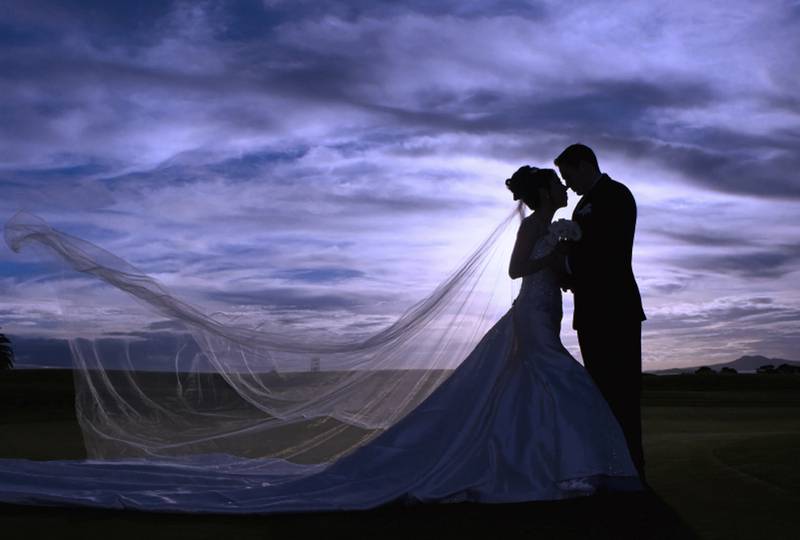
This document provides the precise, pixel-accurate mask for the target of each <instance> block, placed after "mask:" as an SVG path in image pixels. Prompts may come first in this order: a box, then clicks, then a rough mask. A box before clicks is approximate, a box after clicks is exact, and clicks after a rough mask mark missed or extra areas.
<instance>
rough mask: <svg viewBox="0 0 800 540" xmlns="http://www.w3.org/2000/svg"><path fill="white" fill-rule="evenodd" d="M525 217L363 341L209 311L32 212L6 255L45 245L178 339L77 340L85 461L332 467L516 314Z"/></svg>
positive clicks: (510, 219)
mask: <svg viewBox="0 0 800 540" xmlns="http://www.w3.org/2000/svg"><path fill="white" fill-rule="evenodd" d="M520 214H521V210H520V208H519V207H518V208H517V209H516V210H514V211H513V212H511V213H510V214H509V215H508V216H507V217H506V218H505V219H503V220H502V221H501V222H500V224H499V225H497V227H496V228H495V229H494V230H492V231H491V232H490V234H489V235H488V236H487V237H486V238H485V239H483V240H482V241H480V242H477V246H476V248H475V250H474V251H473V252H471V253H469V254H468V256H467V257H466V258H465V259H464V260H463V262H462V263H461V264H460V265H459V266H458V267H457V268H455V270H453V271H452V273H450V274H449V275H448V276H446V277H445V278H444V279H443V281H442V282H441V283H440V284H439V285H438V286H437V287H435V289H434V290H433V291H432V292H431V293H430V294H429V295H428V296H427V297H425V298H423V299H421V300H420V301H418V302H417V303H416V304H414V305H412V306H411V307H410V308H408V309H407V310H406V311H405V312H404V313H402V315H399V316H398V317H397V318H396V320H394V322H393V323H391V324H389V325H388V326H386V327H385V328H382V329H380V330H379V331H377V332H373V333H371V334H361V335H351V334H336V333H331V332H325V331H322V330H320V331H315V330H314V329H302V330H298V329H294V328H292V327H288V326H286V325H283V324H281V322H280V321H277V320H270V319H269V318H265V319H264V320H262V321H260V322H259V323H258V324H241V323H238V322H237V321H236V320H229V319H228V318H226V316H225V315H224V314H207V313H205V312H204V311H203V310H202V309H201V308H199V307H196V306H194V305H191V304H190V303H188V302H186V301H183V300H181V298H178V297H177V296H176V295H174V294H172V293H171V292H170V291H168V290H167V289H166V288H165V287H164V286H163V285H162V284H160V283H159V282H158V281H157V280H156V279H154V278H152V277H150V276H148V275H147V274H145V273H144V272H142V271H140V270H138V269H137V268H135V267H133V266H131V265H130V264H128V263H126V262H125V261H124V260H122V259H120V258H119V257H116V256H115V255H113V254H111V253H109V252H108V251H106V250H104V249H102V248H100V247H98V246H96V245H94V244H92V243H90V242H87V241H84V240H81V239H79V238H77V237H74V236H71V235H69V234H66V233H64V232H61V231H59V230H56V229H54V228H52V227H51V226H49V225H48V224H47V223H46V222H45V221H44V220H42V219H40V218H38V217H37V216H34V215H32V214H28V213H18V214H16V215H14V216H13V217H12V218H11V219H10V220H9V221H8V222H7V224H6V226H5V231H4V234H5V240H6V243H7V244H8V245H9V247H10V248H11V249H12V250H14V251H19V250H20V249H22V248H23V247H26V246H29V245H30V246H34V245H35V246H38V247H39V248H43V249H44V250H45V251H47V252H48V253H50V254H51V255H55V256H56V259H57V260H59V261H61V262H63V263H66V264H67V265H68V267H69V268H71V270H70V272H73V271H77V272H79V273H81V274H83V276H84V278H86V277H90V278H93V279H94V278H96V279H98V280H102V281H103V282H105V283H106V284H108V286H111V287H114V288H116V289H118V290H119V291H123V292H124V293H126V294H127V296H129V298H130V299H132V300H135V301H137V302H138V303H139V304H144V305H145V306H146V308H147V309H148V310H149V312H150V313H152V314H157V315H158V316H160V317H165V318H167V319H168V320H169V321H171V324H170V325H169V327H170V329H171V330H172V339H171V340H170V341H165V342H164V343H165V345H162V349H161V350H159V351H155V352H154V351H148V350H141V349H140V348H139V349H137V347H136V338H135V336H134V334H135V333H133V332H132V333H131V334H130V335H128V336H113V335H108V336H103V337H97V336H93V337H81V336H73V337H72V338H71V339H70V340H69V343H70V349H71V353H72V358H73V369H74V380H75V393H76V395H75V398H76V412H77V416H78V420H79V422H80V426H81V429H82V433H83V437H84V441H85V446H86V450H87V454H88V456H89V457H90V458H93V459H108V458H129V457H147V458H174V457H180V456H191V455H198V454H225V455H227V456H234V457H241V458H247V459H250V458H263V457H270V458H280V459H281V460H286V461H288V462H292V463H303V464H323V465H324V464H326V463H330V462H332V461H334V460H336V459H337V458H339V457H341V456H343V455H345V454H347V453H349V452H351V451H352V450H354V449H355V448H357V447H359V446H361V445H363V444H364V443H366V442H367V441H369V440H371V439H372V438H373V437H375V436H376V435H378V434H380V433H381V432H382V431H383V430H385V429H386V428H388V427H390V426H392V425H393V424H394V423H396V422H397V421H398V420H400V419H401V418H403V417H404V416H405V415H406V414H408V413H409V412H410V411H411V410H413V409H414V408H415V407H416V406H417V405H418V404H420V403H421V402H422V401H423V400H424V399H425V398H426V397H427V396H429V395H430V394H431V392H433V391H434V390H435V389H436V388H437V387H438V386H439V385H440V384H441V383H442V382H443V381H444V380H446V379H447V378H448V376H449V375H450V374H451V373H452V370H453V369H455V368H457V367H458V364H459V363H460V362H461V360H463V359H464V358H465V357H466V356H467V354H468V353H469V352H470V351H471V350H472V349H473V348H474V347H475V346H476V344H477V343H478V341H479V340H480V338H481V337H482V336H483V335H484V334H485V332H486V331H487V330H488V329H489V328H490V327H491V325H492V324H494V323H495V322H496V321H497V319H498V317H499V315H501V314H502V312H503V311H505V310H507V309H508V308H509V307H510V306H509V302H508V300H507V299H506V300H504V299H502V298H501V299H500V300H499V301H498V297H497V294H498V290H502V289H503V288H504V287H505V289H506V290H508V287H509V280H508V278H507V276H506V274H505V269H506V264H507V261H508V256H509V253H510V248H511V246H512V245H513V234H511V232H513V229H514V227H513V226H511V225H512V224H513V223H514V222H515V217H517V216H519V215H520ZM443 277H444V276H443ZM498 306H499V307H498ZM66 316H68V314H66ZM132 330H134V329H132ZM156 353H157V356H158V358H159V359H161V360H160V363H159V366H158V369H153V368H152V365H153V358H152V356H153V355H154V354H156ZM148 356H150V358H147V357H148Z"/></svg>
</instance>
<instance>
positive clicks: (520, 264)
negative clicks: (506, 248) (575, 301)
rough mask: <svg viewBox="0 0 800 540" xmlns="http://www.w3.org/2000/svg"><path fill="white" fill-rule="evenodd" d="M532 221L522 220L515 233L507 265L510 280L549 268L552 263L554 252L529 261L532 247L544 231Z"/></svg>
mask: <svg viewBox="0 0 800 540" xmlns="http://www.w3.org/2000/svg"><path fill="white" fill-rule="evenodd" d="M540 229H541V227H540V226H539V225H538V224H537V223H536V222H535V221H533V220H532V219H526V220H524V221H523V222H522V223H521V224H520V226H519V230H518V231H517V241H516V243H515V244H514V251H513V252H512V253H511V261H510V262H509V264H508V275H509V277H510V278H511V279H517V278H520V277H523V276H527V275H528V274H534V273H536V272H538V271H539V270H541V269H542V268H545V267H547V266H550V264H552V262H553V258H554V252H551V253H550V254H549V255H546V256H544V257H541V258H538V259H533V260H529V257H530V256H531V251H532V250H533V245H534V244H535V243H536V240H537V239H538V238H539V236H540V235H541V234H543V233H544V232H545V231H542V230H540Z"/></svg>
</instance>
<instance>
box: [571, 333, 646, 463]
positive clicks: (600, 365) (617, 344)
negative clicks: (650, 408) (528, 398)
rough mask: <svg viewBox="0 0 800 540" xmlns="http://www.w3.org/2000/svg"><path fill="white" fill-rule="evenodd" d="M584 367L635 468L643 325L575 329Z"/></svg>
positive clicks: (639, 458) (640, 455)
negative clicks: (613, 418) (622, 436)
mask: <svg viewBox="0 0 800 540" xmlns="http://www.w3.org/2000/svg"><path fill="white" fill-rule="evenodd" d="M578 343H579V344H580V347H581V356H582V357H583V364H584V366H585V367H586V369H587V371H588V372H589V374H590V375H591V376H592V378H593V379H594V382H595V384H596V385H597V386H598V388H599V389H600V392H601V393H602V394H603V396H604V397H605V398H606V401H608V404H609V405H610V406H611V410H612V411H613V413H614V415H615V416H616V417H617V420H618V421H619V424H620V426H621V427H622V431H623V433H624V434H625V439H626V441H627V443H628V449H629V450H630V453H631V458H632V460H633V464H634V465H635V466H636V469H637V470H638V471H639V474H640V475H641V477H642V479H644V478H645V476H644V451H643V449H642V409H641V397H642V323H641V322H639V321H630V322H619V321H616V322H613V323H610V322H609V323H597V324H595V325H593V326H591V327H589V328H585V329H579V330H578Z"/></svg>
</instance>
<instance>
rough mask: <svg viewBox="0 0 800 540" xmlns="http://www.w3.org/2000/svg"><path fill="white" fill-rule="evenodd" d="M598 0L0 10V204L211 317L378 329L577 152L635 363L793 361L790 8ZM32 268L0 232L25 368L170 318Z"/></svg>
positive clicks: (794, 92) (796, 332) (799, 100)
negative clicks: (604, 209)
mask: <svg viewBox="0 0 800 540" xmlns="http://www.w3.org/2000/svg"><path fill="white" fill-rule="evenodd" d="M613 5H614V7H613V8H611V7H609V6H610V4H609V3H608V2H592V1H586V0H582V1H579V2H569V1H563V0H559V1H556V2H547V1H543V2H523V1H498V2H488V1H482V2H470V1H463V0H459V1H449V0H442V1H437V2H423V1H407V2H402V1H398V2H395V1H391V2H390V1H387V2H381V1H377V0H363V1H361V0H358V1H356V0H353V1H330V2H316V1H304V0H287V1H280V0H263V1H256V0H253V1H245V0H241V1H236V2H202V1H192V2H172V3H170V2H166V1H154V2H106V1H99V0H98V1H89V0H82V1H77V0H75V1H61V2H39V1H33V0H24V1H23V0H20V1H18V2H8V3H4V9H3V10H2V12H0V63H2V69H0V88H1V89H2V93H1V94H0V95H2V100H1V101H0V119H1V120H2V121H0V141H1V142H2V144H0V188H1V189H2V197H0V217H2V219H3V221H5V220H7V219H8V218H10V217H11V216H12V215H14V213H15V212H17V211H19V210H25V211H28V212H31V213H34V214H36V215H39V216H41V217H42V218H44V219H46V220H47V221H48V222H50V223H51V224H52V225H53V226H55V227H57V228H59V229H61V230H64V231H66V232H68V233H70V234H73V235H75V236H79V237H81V238H85V239H87V240H89V241H91V242H94V243H96V244H98V245H100V246H102V247H103V248H105V249H107V250H109V251H111V252H113V253H115V254H117V255H119V256H120V257H122V258H124V259H126V260H128V261H130V262H131V263H132V264H134V265H135V266H137V267H138V268H141V269H142V270H144V271H146V272H147V273H149V274H151V275H153V276H154V277H156V278H157V279H159V280H160V281H161V282H162V283H164V284H165V285H166V286H167V287H169V288H170V289H171V290H173V291H175V292H176V293H178V294H180V295H181V296H182V297H184V298H187V299H188V300H190V301H192V302H194V303H196V304H197V305H199V306H201V307H202V308H203V309H205V310H207V311H216V310H218V311H222V312H225V313H228V314H231V313H234V314H239V315H240V314H247V313H256V312H257V313H260V314H266V315H267V316H270V317H274V318H276V320H279V321H280V322H282V323H284V324H287V325H297V324H300V321H308V320H317V321H321V320H325V319H326V318H327V319H329V320H334V319H335V320H338V321H346V322H347V324H348V325H356V326H359V325H360V326H361V327H365V328H380V327H382V326H385V325H386V324H388V323H389V322H391V321H392V320H393V318H395V317H397V316H398V315H399V314H400V313H401V312H402V311H403V309H405V308H407V307H408V306H409V305H411V304H413V302H414V301H416V300H418V299H419V298H421V297H423V296H424V295H425V294H427V293H428V292H430V290H431V289H432V288H433V287H434V286H435V285H436V283H438V282H439V281H441V280H442V279H444V277H445V276H446V275H447V272H448V271H450V270H452V269H453V268H454V267H455V266H457V265H458V263H460V262H461V260H462V259H463V257H464V256H465V255H466V254H467V253H468V252H469V250H470V249H472V248H473V247H474V246H475V244H476V242H478V241H479V240H480V239H482V238H484V237H485V236H487V235H488V234H489V232H490V231H491V229H492V228H493V227H494V225H496V224H497V223H499V222H500V221H501V220H502V219H503V218H504V217H505V216H506V215H507V214H508V213H509V212H510V211H511V210H512V209H513V201H512V200H511V197H510V196H509V194H508V192H507V191H506V190H505V188H504V186H503V183H502V182H503V179H505V178H506V177H508V176H509V175H510V174H511V173H512V172H513V171H514V170H515V169H516V168H517V167H519V166H520V165H522V164H531V165H537V166H549V165H550V164H551V163H552V160H553V158H554V157H555V156H556V155H558V153H559V152H560V151H561V150H562V149H563V148H564V147H565V146H567V145H568V144H571V143H573V142H577V141H581V142H584V143H586V144H588V145H590V146H592V147H593V148H594V149H595V151H596V152H597V154H598V157H599V161H600V166H601V168H602V169H603V170H604V171H605V172H607V173H609V174H610V175H611V176H612V177H614V178H615V179H617V180H619V181H622V182H623V183H625V184H626V185H627V186H628V187H629V188H630V189H631V190H632V192H633V193H634V195H635V197H636V200H637V203H638V212H639V215H638V227H637V236H636V244H635V254H634V271H635V273H636V276H637V279H638V281H639V285H640V289H641V291H642V295H643V299H644V304H645V311H646V313H647V315H648V319H649V320H648V321H647V322H646V323H645V325H644V339H643V350H644V362H645V368H646V369H661V368H670V367H676V366H686V365H696V364H709V363H714V362H724V361H728V360H733V359H735V358H738V357H739V356H741V355H744V354H764V355H767V356H771V357H782V358H787V359H790V360H791V359H793V360H800V358H799V357H798V356H797V354H796V351H797V349H798V347H799V346H800V325H799V324H798V323H800V291H798V287H797V284H798V283H800V281H799V280H798V278H800V271H798V270H800V267H799V266H798V263H799V262H800V222H799V220H798V217H797V216H798V215H800V173H799V172H798V171H800V152H799V151H798V149H800V97H798V96H800V78H798V77H797V73H800V54H798V53H799V52H800V2H798V1H796V0H792V1H788V0H787V1H765V2H749V1H748V2H744V1H727V0H726V1H719V2H713V1H703V2H698V1H675V0H668V1H662V2H640V1H631V2H615V3H614V4H613ZM570 195H571V199H570V205H569V207H568V208H566V209H564V210H562V211H560V213H559V214H557V217H569V215H570V213H571V211H572V208H574V205H575V204H576V203H577V197H576V196H575V195H574V194H572V193H571V194H570ZM54 268H55V267H54V266H53V265H52V263H51V262H48V261H47V260H46V259H43V258H42V257H41V255H40V254H37V253H35V252H33V251H29V250H24V251H23V252H21V253H19V254H16V253H14V252H12V251H11V250H10V249H9V248H8V247H7V246H6V245H2V246H1V247H0V292H1V293H2V294H0V325H2V326H3V332H6V333H7V334H9V335H10V336H11V337H12V339H15V340H16V343H17V344H18V353H20V363H21V364H26V363H27V364H31V363H42V364H48V363H49V364H57V363H59V362H62V361H63V358H61V359H59V358H60V356H59V355H62V354H63V348H59V347H58V346H57V342H56V341H53V340H54V339H59V338H63V337H64V336H67V335H82V334H87V335H89V334H92V333H93V332H95V331H96V329H98V328H100V327H103V328H104V329H108V328H109V327H110V328H119V329H122V328H128V329H130V328H134V327H138V328H140V329H142V328H143V329H145V330H146V331H150V332H152V334H153V336H154V337H153V339H156V337H157V336H160V335H162V334H163V333H164V332H165V331H168V330H169V323H167V322H164V321H163V320H162V321H159V320H157V319H158V317H153V314H152V313H149V312H148V311H147V310H145V309H144V308H141V307H140V306H138V305H135V304H134V305H133V306H132V304H131V302H130V301H129V300H127V299H126V298H125V297H123V295H121V294H120V293H118V292H116V291H112V290H109V288H108V287H106V286H102V285H101V284H99V283H96V282H94V281H91V280H86V279H77V278H76V276H72V275H70V274H59V273H58V271H57V270H54ZM497 272H499V274H498V275H502V274H503V273H504V272H505V268H504V267H498V268H497ZM504 279H507V277H504ZM503 301H505V302H506V303H509V302H510V298H506V299H504V300H503ZM565 311H566V313H565V322H564V325H563V338H564V341H565V344H566V345H567V346H568V347H569V348H570V349H571V350H572V351H573V352H574V353H575V354H576V355H578V349H577V346H576V339H575V335H574V332H573V331H572V330H571V328H570V324H569V322H570V317H571V298H570V297H569V296H567V297H565ZM314 317H316V318H314ZM104 331H106V330H104Z"/></svg>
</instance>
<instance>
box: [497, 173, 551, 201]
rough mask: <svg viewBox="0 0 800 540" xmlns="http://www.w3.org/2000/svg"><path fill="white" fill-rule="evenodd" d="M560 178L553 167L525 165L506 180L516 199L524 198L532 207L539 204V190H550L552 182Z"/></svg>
mask: <svg viewBox="0 0 800 540" xmlns="http://www.w3.org/2000/svg"><path fill="white" fill-rule="evenodd" d="M553 178H556V179H557V178H558V176H557V175H556V171H554V170H553V169H539V168H537V167H531V166H530V165H523V166H522V167H520V168H519V169H517V172H515V173H514V174H512V175H511V178H509V179H507V180H506V187H507V188H508V189H509V190H510V191H511V193H513V194H514V200H515V201H516V200H520V199H521V200H522V201H523V202H524V203H525V204H527V205H528V206H530V207H531V208H536V207H538V206H539V202H540V201H539V190H540V189H544V190H549V189H550V182H551V181H552V180H553Z"/></svg>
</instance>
